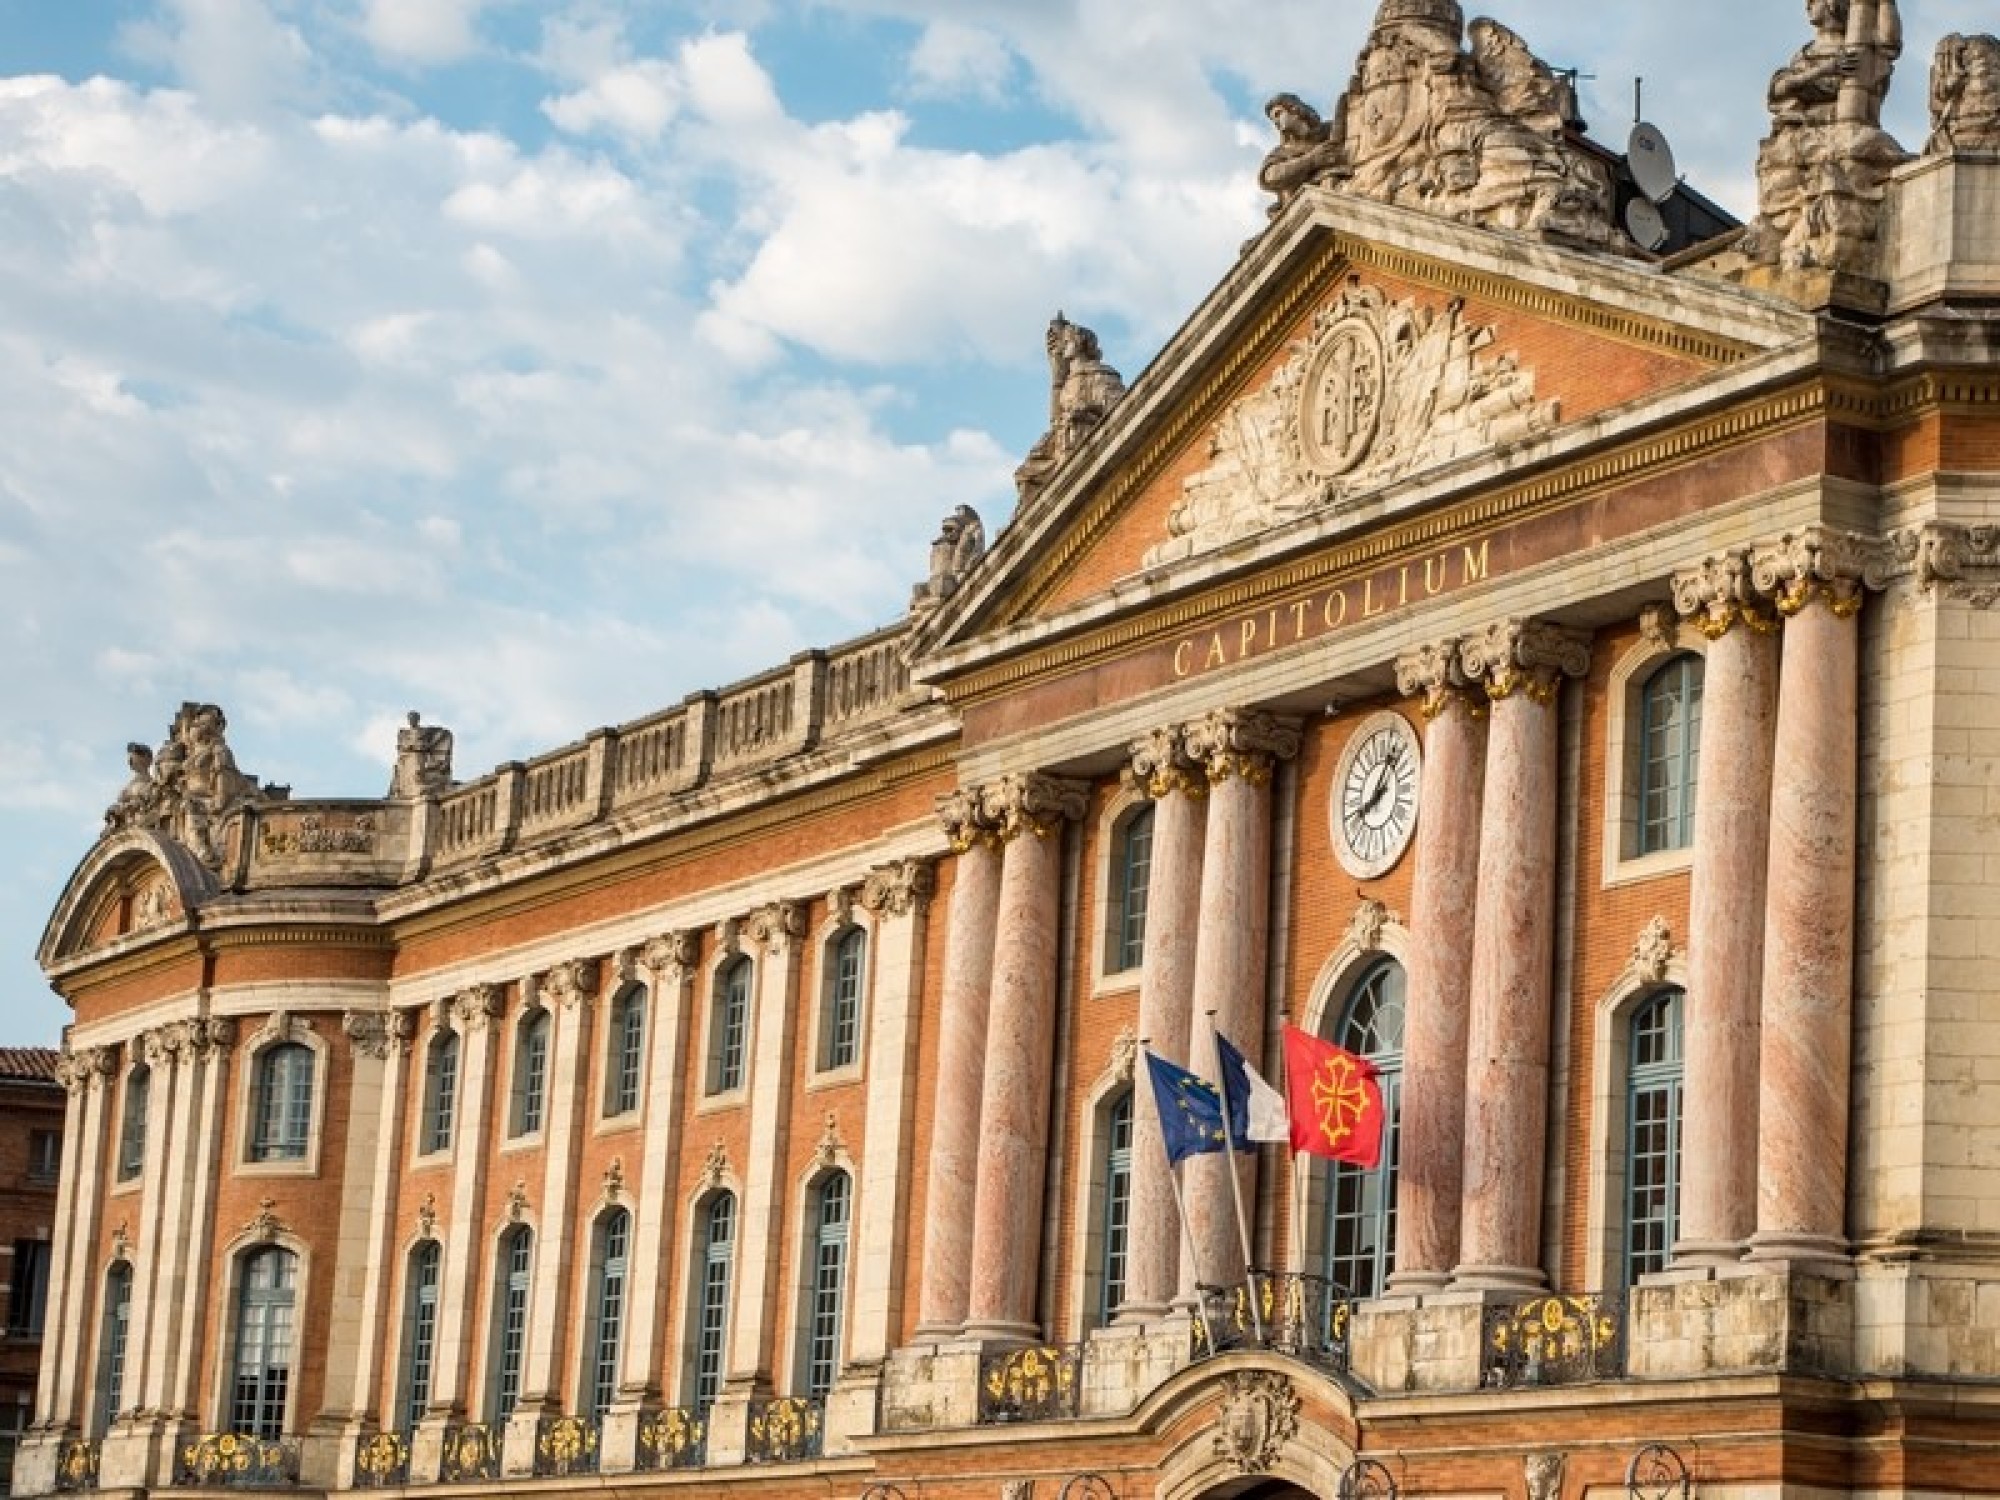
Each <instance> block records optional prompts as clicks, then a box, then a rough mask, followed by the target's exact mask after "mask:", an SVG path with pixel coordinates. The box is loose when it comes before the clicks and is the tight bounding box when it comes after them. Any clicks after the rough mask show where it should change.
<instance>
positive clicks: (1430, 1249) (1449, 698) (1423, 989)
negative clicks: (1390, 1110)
mask: <svg viewBox="0 0 2000 1500" xmlns="http://www.w3.org/2000/svg"><path fill="white" fill-rule="evenodd" d="M1396 684H1397V686H1398V688H1399V689H1400V690H1401V691H1402V692H1403V693H1405V694H1406V695H1409V696H1413V697H1416V698H1418V699H1419V700H1420V708H1421V711H1422V714H1423V717H1424V720H1425V722H1426V724H1427V726H1428V728H1427V729H1426V731H1425V734H1424V760H1423V767H1424V769H1423V778H1424V779H1423V787H1422V790H1421V795H1420V797H1419V799H1418V806H1419V807H1420V808H1421V811H1420V812H1419V814H1418V820H1417V834H1416V872H1415V884H1414V889H1413V891H1412V895H1411V902H1410V904H1411V916H1410V930H1411V934H1412V938H1413V942H1412V944H1411V949H1410V965H1409V975H1408V985H1409V989H1408V1004H1407V1005H1406V1006H1405V1008H1404V1010H1405V1015H1406V1020H1405V1022H1404V1028H1403V1093H1402V1122H1401V1126H1400V1129H1401V1143H1400V1152H1401V1154H1400V1155H1399V1157H1398V1158H1397V1163H1396V1172H1397V1183H1396V1252H1395V1266H1396V1270H1395V1274H1394V1275H1393V1276H1392V1277H1391V1278H1390V1282H1389V1286H1390V1288H1391V1289H1392V1290H1394V1291H1397V1292H1419V1293H1421V1292H1431V1291H1437V1290H1439V1289H1441V1288H1442V1287H1443V1286H1444V1285H1445V1284H1446V1282H1447V1281H1449V1280H1450V1278H1451V1272H1452V1268H1453V1267H1454V1266H1456V1265H1457V1264H1458V1260H1459V1209H1460V1196H1459V1195H1460V1192H1461V1190H1462V1188H1463V1185H1464V1179H1465V1059H1466V1037H1467V1026H1468V1021H1469V1016H1470V1012H1471V999H1472V933H1473V923H1472V921H1471V920H1470V918H1471V914H1472V912H1473V910H1474V905H1475V903H1476V902H1477V900H1478V893H1479V830H1480V826H1481V818H1480V808H1481V802H1482V799H1483V796H1484V775H1485V761H1486V723H1487V718H1486V700H1485V695H1484V694H1483V693H1482V694H1479V695H1478V696H1475V695H1474V694H1473V693H1472V692H1471V691H1469V689H1468V685H1467V682H1466V679H1465V674H1464V673H1463V672H1462V671H1461V670H1460V668H1459V642H1457V641H1455V640H1453V641H1445V642H1440V643H1437V644H1434V645H1430V646H1425V647H1422V648H1420V649H1418V650H1416V651H1412V652H1409V653H1408V654H1406V655H1405V656H1403V657H1402V658H1400V659H1399V660H1398V661H1397V663H1396Z"/></svg>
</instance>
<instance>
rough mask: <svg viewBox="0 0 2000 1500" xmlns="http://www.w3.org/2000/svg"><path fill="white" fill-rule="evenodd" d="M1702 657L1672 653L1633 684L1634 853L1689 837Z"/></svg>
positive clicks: (1676, 845)
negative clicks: (1635, 716)
mask: <svg viewBox="0 0 2000 1500" xmlns="http://www.w3.org/2000/svg"><path fill="white" fill-rule="evenodd" d="M1701 683H1702V659H1701V658H1700V657H1699V656H1696V655H1694V654H1693V653H1692V652H1688V653H1684V654H1682V655H1680V656H1676V657H1674V658H1672V659H1671V660H1670V661H1668V662H1667V663H1666V664H1665V665H1664V666H1662V667H1660V668H1659V669H1658V670H1657V671H1655V672H1654V673H1653V675H1652V676H1650V677H1648V678H1647V679H1646V681H1645V685H1644V686H1643V687H1641V688H1640V690H1639V853H1641V854H1656V853H1658V852H1659V851H1661V850H1662V849H1685V848H1687V847H1688V846H1689V845H1691V844H1692V843H1693V842H1694V797H1695V781H1696V773H1697V771H1698V770H1699V769H1700V760H1701Z"/></svg>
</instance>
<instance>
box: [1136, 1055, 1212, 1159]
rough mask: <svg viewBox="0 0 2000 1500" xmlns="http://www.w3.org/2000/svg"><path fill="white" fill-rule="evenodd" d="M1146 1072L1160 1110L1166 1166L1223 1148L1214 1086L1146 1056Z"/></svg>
mask: <svg viewBox="0 0 2000 1500" xmlns="http://www.w3.org/2000/svg"><path fill="white" fill-rule="evenodd" d="M1146 1071H1147V1072H1148V1073H1149V1074H1150V1075H1151V1077H1152V1080H1153V1099H1154V1102H1155V1103H1157V1104H1158V1105H1159V1109H1160V1138H1161V1140H1162V1141H1164V1142H1165V1144H1166V1148H1167V1164H1168V1165H1169V1166H1176V1165H1178V1164H1179V1163H1181V1162H1183V1161H1185V1160H1187V1158H1189V1157H1190V1156H1200V1155H1202V1154H1203V1153H1204V1152H1208V1151H1220V1150H1222V1148H1223V1144H1224V1142H1223V1135H1222V1096H1221V1095H1220V1094H1218V1093H1216V1091H1215V1085H1214V1084H1212V1083H1209V1082H1208V1081H1207V1080H1205V1079H1202V1078H1198V1077H1196V1076H1195V1075H1194V1074H1193V1073H1190V1072H1189V1071H1188V1070H1187V1069H1186V1068H1177V1067H1175V1066H1174V1065H1173V1064H1172V1063H1170V1062H1167V1061H1166V1060H1165V1059H1163V1058H1158V1057H1155V1056H1153V1054H1152V1053H1150V1052H1148V1053H1147V1054H1146Z"/></svg>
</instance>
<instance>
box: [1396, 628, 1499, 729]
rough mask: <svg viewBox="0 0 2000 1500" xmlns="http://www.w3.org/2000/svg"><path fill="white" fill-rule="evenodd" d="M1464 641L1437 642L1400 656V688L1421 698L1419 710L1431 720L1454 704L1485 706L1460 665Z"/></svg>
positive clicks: (1473, 707) (1472, 709) (1471, 708)
mask: <svg viewBox="0 0 2000 1500" xmlns="http://www.w3.org/2000/svg"><path fill="white" fill-rule="evenodd" d="M1460 644H1461V643H1460V642H1459V641H1457V640H1456V639H1453V640H1446V641H1434V642H1432V643H1431V644H1430V645H1428V646H1417V647H1413V648H1412V649H1411V650H1408V651H1405V652H1404V653H1403V654H1402V655H1401V656H1399V657H1397V658H1396V691H1398V692H1399V693H1401V694H1402V695H1403V696H1404V697H1406V698H1415V699H1417V700H1418V704H1417V706H1418V710H1419V712H1421V713H1422V714H1423V716H1424V720H1425V722H1427V723H1428V722H1430V721H1431V720H1433V719H1436V718H1438V717H1439V716H1441V715H1443V714H1445V713H1448V712H1449V711H1450V710H1451V709H1452V708H1454V707H1459V708H1464V709H1466V710H1467V711H1469V712H1472V713H1477V712H1479V710H1480V708H1481V707H1482V700H1480V699H1479V698H1476V697H1474V696H1473V694H1472V692H1471V691H1470V689H1471V684H1470V683H1469V682H1467V680H1466V676H1465V671H1464V669H1463V668H1462V667H1461V666H1460V665H1459V646H1460Z"/></svg>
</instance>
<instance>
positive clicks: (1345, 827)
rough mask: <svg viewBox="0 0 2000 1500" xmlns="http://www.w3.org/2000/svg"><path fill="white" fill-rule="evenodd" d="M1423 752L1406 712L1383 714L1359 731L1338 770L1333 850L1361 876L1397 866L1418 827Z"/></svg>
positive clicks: (1368, 877)
mask: <svg viewBox="0 0 2000 1500" xmlns="http://www.w3.org/2000/svg"><path fill="white" fill-rule="evenodd" d="M1422 769H1423V750H1422V747H1421V746H1420V745H1419V743H1418V741H1417V732H1416V730H1414V729H1412V728H1411V727H1410V722H1409V720H1407V719H1405V718H1404V717H1403V716H1402V715H1401V714H1396V713H1379V714H1376V715H1374V716H1373V717H1371V718H1369V719H1367V720H1366V721H1365V722H1363V724H1362V725H1361V727H1360V728H1359V729H1358V730H1356V731H1355V733H1354V738H1353V739H1351V740H1349V741H1348V742H1347V748H1346V749H1345V750H1343V751H1342V752H1341V756H1340V765H1339V767H1338V769H1337V770H1336V771H1335V772H1334V781H1333V806H1332V808H1331V809H1330V811H1331V814H1332V822H1333V850H1334V853H1335V854H1336V855H1338V856H1339V858H1340V864H1341V868H1342V869H1344V870H1346V871H1347V873H1348V874H1350V875H1352V876H1354V877H1355V878H1356V879H1357V880H1373V879H1374V878H1375V877H1376V876H1378V875H1382V874H1386V873H1387V872H1388V871H1389V870H1391V869H1393V868H1395V865H1396V861H1398V860H1399V859H1401V858H1402V857H1403V851H1404V850H1405V849H1407V848H1409V846H1410V835H1411V834H1413V833H1415V832H1416V829H1417V786H1418V783H1419V781H1420V780H1421V772H1422Z"/></svg>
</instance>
